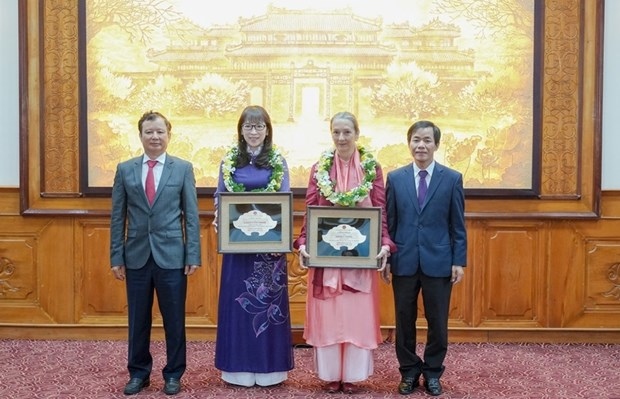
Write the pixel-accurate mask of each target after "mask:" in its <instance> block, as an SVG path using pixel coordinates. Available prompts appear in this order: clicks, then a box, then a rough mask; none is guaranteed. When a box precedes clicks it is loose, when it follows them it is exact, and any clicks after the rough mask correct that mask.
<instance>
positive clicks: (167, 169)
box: [145, 155, 174, 205]
mask: <svg viewBox="0 0 620 399" xmlns="http://www.w3.org/2000/svg"><path fill="white" fill-rule="evenodd" d="M173 166H174V159H173V158H172V157H171V156H170V155H166V164H165V165H164V170H163V171H162V172H161V177H160V179H159V184H158V185H157V191H156V192H155V200H154V201H153V205H155V203H156V202H157V199H158V198H159V194H160V193H161V191H162V190H163V188H164V187H166V183H167V182H168V179H169V178H170V176H171V175H172V169H173ZM145 197H146V194H145Z"/></svg>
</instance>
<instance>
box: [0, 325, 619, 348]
mask: <svg viewBox="0 0 620 399" xmlns="http://www.w3.org/2000/svg"><path fill="white" fill-rule="evenodd" d="M381 331H382V334H383V337H384V340H385V341H386V342H393V341H394V330H393V328H389V327H388V328H382V329H381ZM419 331H420V332H421V333H419V334H418V338H419V341H421V342H424V339H425V337H426V333H425V331H426V329H425V328H424V327H422V328H419ZM292 333H293V344H294V345H304V344H305V340H304V339H303V327H293V329H292ZM215 337H216V328H215V326H187V339H188V340H189V341H215ZM152 338H153V340H163V339H164V333H163V328H162V326H161V325H156V326H153V333H152ZM0 339H33V340H50V339H51V340H126V339H127V326H124V325H112V326H110V325H108V326H101V325H81V324H80V325H23V324H0ZM449 339H450V342H526V343H607V344H620V329H560V328H556V329H485V330H482V329H474V328H471V329H467V328H451V329H450V335H449Z"/></svg>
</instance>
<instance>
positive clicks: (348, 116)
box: [329, 111, 360, 133]
mask: <svg viewBox="0 0 620 399" xmlns="http://www.w3.org/2000/svg"><path fill="white" fill-rule="evenodd" d="M335 119H347V120H349V121H351V123H353V128H354V129H355V133H359V132H360V125H359V124H358V123H357V118H356V117H355V115H353V114H352V113H350V112H347V111H342V112H338V113H336V114H335V115H334V116H332V118H331V119H330V121H329V129H330V130H331V128H332V125H333V124H334V120H335Z"/></svg>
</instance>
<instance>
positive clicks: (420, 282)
mask: <svg viewBox="0 0 620 399" xmlns="http://www.w3.org/2000/svg"><path fill="white" fill-rule="evenodd" d="M392 289H393V290H394V305H395V310H396V345H395V346H396V357H397V359H398V363H399V371H400V373H401V375H402V376H403V377H419V376H420V374H424V376H425V377H426V378H439V377H441V374H442V373H443V370H444V366H443V361H444V359H445V357H446V353H447V351H448V313H449V311H450V294H451V292H452V283H451V282H450V277H429V276H426V275H424V274H423V273H422V272H421V271H419V270H418V272H417V273H416V274H415V275H413V276H393V278H392ZM420 291H421V292H422V301H423V305H424V315H425V317H426V321H427V323H428V333H427V337H426V346H425V347H424V358H423V360H422V359H421V358H420V357H419V356H418V355H417V354H416V343H417V337H416V328H415V323H416V320H417V317H418V296H419V294H420Z"/></svg>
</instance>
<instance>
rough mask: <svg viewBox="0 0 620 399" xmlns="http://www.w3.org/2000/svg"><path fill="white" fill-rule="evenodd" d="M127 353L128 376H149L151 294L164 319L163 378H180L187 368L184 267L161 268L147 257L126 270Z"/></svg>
mask: <svg viewBox="0 0 620 399" xmlns="http://www.w3.org/2000/svg"><path fill="white" fill-rule="evenodd" d="M126 275H127V305H128V320H129V337H128V338H129V353H128V359H127V369H128V370H129V376H130V377H131V378H134V377H137V378H142V379H145V378H148V377H149V376H150V374H151V369H152V367H153V357H152V356H151V351H150V342H151V325H152V309H153V293H154V292H155V293H157V302H158V303H159V311H160V312H161V315H162V318H163V322H164V332H165V335H166V366H165V367H164V369H163V371H162V374H163V377H164V379H168V378H178V379H180V378H181V376H182V375H183V373H184V372H185V367H186V337H185V298H186V294H187V276H186V275H185V272H184V269H162V268H161V267H159V266H158V265H157V264H156V263H155V261H154V260H153V257H152V256H151V257H149V260H148V261H147V262H146V265H144V267H142V268H141V269H127V270H126Z"/></svg>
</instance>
